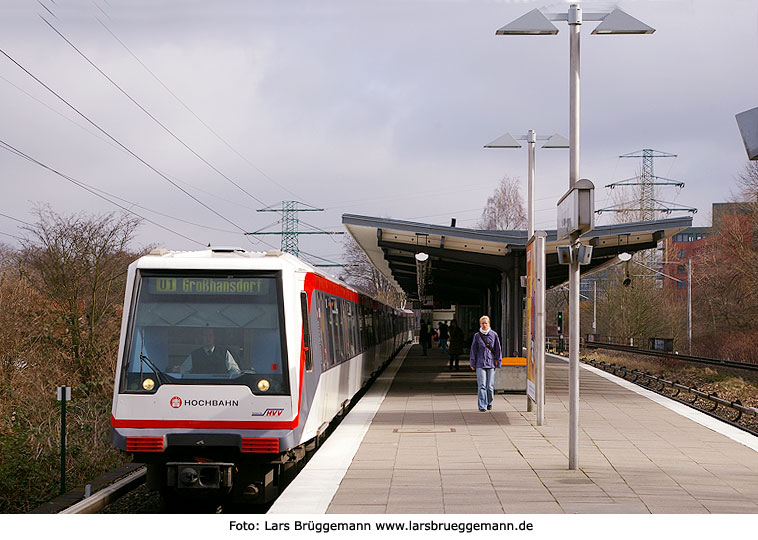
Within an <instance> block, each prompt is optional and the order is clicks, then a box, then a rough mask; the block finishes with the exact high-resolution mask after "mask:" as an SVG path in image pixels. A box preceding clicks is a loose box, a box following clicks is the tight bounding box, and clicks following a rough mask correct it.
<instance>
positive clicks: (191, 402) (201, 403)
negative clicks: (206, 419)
mask: <svg viewBox="0 0 758 540" xmlns="http://www.w3.org/2000/svg"><path fill="white" fill-rule="evenodd" d="M170 403H171V406H172V407H173V408H174V409H178V408H179V407H181V406H182V405H184V406H185V407H239V404H240V402H239V401H237V400H236V399H185V400H184V401H182V398H180V397H179V396H174V397H172V398H171V402H170Z"/></svg>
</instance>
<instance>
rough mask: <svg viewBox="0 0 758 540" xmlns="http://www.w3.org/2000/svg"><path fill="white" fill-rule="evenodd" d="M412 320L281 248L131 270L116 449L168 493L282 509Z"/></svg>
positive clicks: (166, 255) (173, 255) (407, 335)
mask: <svg viewBox="0 0 758 540" xmlns="http://www.w3.org/2000/svg"><path fill="white" fill-rule="evenodd" d="M414 327H415V319H414V317H413V313H412V312H411V311H408V310H398V309H394V308H392V307H390V306H387V305H384V304H382V303H380V302H377V301H376V300H374V299H372V298H370V297H368V296H366V295H364V294H361V293H359V292H358V291H356V290H355V289H353V288H351V287H349V286H346V284H345V283H342V282H340V281H339V280H335V279H333V278H330V277H327V276H325V275H323V274H322V273H320V272H319V271H318V270H317V269H316V268H315V267H313V266H311V265H310V264H308V263H306V262H303V261H302V260H300V259H298V258H296V257H294V256H292V255H289V254H285V253H282V252H281V251H278V250H272V251H269V252H266V253H263V252H247V251H243V250H241V249H236V248H223V249H208V250H205V251H194V252H178V251H176V252H169V251H166V250H154V251H153V252H151V254H149V255H146V256H144V257H141V258H139V259H138V260H136V261H135V262H133V263H132V264H131V265H130V266H129V270H128V275H127V286H126V293H125V299H124V312H123V320H122V325H121V339H120V344H119V351H118V363H117V367H116V379H115V388H114V393H113V409H112V414H111V433H110V440H111V443H112V444H113V445H115V446H116V447H117V448H119V449H121V450H124V451H126V452H128V453H131V454H132V455H133V459H134V460H135V461H137V462H142V463H146V464H147V469H148V474H147V484H148V487H150V488H151V489H155V490H159V491H161V492H162V493H163V494H164V495H167V496H168V497H169V498H171V497H175V498H176V499H177V500H178V499H182V498H183V496H185V495H186V496H187V497H189V498H192V497H200V498H203V497H207V496H212V497H217V498H228V499H230V500H234V501H245V502H252V503H263V502H266V501H269V500H272V499H273V498H275V497H276V495H277V493H278V488H279V485H280V483H281V482H282V478H283V477H284V475H285V471H286V470H287V469H288V467H292V466H294V464H297V463H298V462H299V461H300V460H302V459H303V457H304V456H305V455H306V454H307V452H308V451H309V450H313V449H314V447H315V446H317V444H318V443H319V442H320V441H321V439H322V438H323V436H324V432H325V428H326V427H327V426H328V424H329V423H330V422H331V421H332V420H333V419H334V418H335V417H336V416H338V415H340V414H341V412H343V411H344V408H345V406H346V404H347V403H348V402H349V401H350V400H351V399H352V398H353V397H354V396H355V395H356V393H358V392H359V391H360V390H361V389H362V388H363V387H365V386H366V385H367V384H368V383H369V381H370V379H371V378H372V377H373V376H375V375H376V373H378V372H379V371H380V370H381V368H382V367H383V365H384V364H386V363H387V362H388V361H389V360H390V359H391V358H392V357H393V356H394V355H395V354H396V353H397V351H399V350H400V349H401V348H402V346H403V345H404V344H405V343H407V342H408V341H410V340H411V339H412V336H413V331H414Z"/></svg>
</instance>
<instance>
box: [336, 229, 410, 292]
mask: <svg viewBox="0 0 758 540" xmlns="http://www.w3.org/2000/svg"><path fill="white" fill-rule="evenodd" d="M342 253H343V260H344V261H345V264H346V269H345V271H343V273H342V277H343V278H344V280H345V282H346V283H349V284H350V285H353V286H354V287H356V288H358V289H361V290H362V291H364V292H365V293H366V294H368V295H369V296H373V297H374V298H376V299H377V300H380V301H382V302H384V303H386V304H390V305H392V306H395V307H403V306H404V305H405V294H404V293H402V292H401V291H398V290H397V289H396V288H395V286H394V285H393V284H392V283H391V282H390V281H389V280H388V279H387V278H386V277H384V275H383V274H382V273H381V272H379V270H377V269H376V267H375V266H374V265H373V264H371V261H369V259H368V257H367V256H366V254H365V253H364V252H363V250H362V249H361V247H360V246H359V245H358V243H357V242H356V241H355V240H354V239H353V237H352V236H350V235H345V239H344V240H343V244H342Z"/></svg>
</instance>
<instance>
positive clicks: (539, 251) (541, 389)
mask: <svg viewBox="0 0 758 540" xmlns="http://www.w3.org/2000/svg"><path fill="white" fill-rule="evenodd" d="M538 140H541V141H546V142H545V144H543V145H542V148H568V147H569V144H568V143H569V142H568V140H567V139H566V138H565V137H563V136H561V135H558V134H557V133H556V134H554V135H552V136H550V137H547V136H539V137H538V136H537V133H536V132H535V131H534V130H533V129H530V130H529V131H528V132H527V133H526V135H521V136H520V137H518V139H517V138H515V137H513V136H512V135H511V134H510V133H506V134H505V135H502V136H500V137H498V138H497V139H495V140H494V141H492V142H490V143H488V144H485V145H484V147H485V148H521V144H519V142H518V141H526V142H527V145H528V148H529V152H528V153H529V164H528V167H529V169H528V175H527V176H528V182H527V198H526V199H527V239H528V241H529V242H531V241H532V237H534V227H535V225H534V224H535V219H534V176H535V156H534V153H535V144H536V143H537V141H538ZM540 234H541V235H542V236H540V237H539V238H535V239H534V241H535V246H534V249H533V251H532V252H531V253H532V255H531V256H533V257H535V259H536V260H535V261H533V262H532V264H531V265H529V264H527V267H528V268H531V271H532V272H533V273H534V274H535V275H532V276H531V278H532V279H533V280H535V282H534V283H535V287H536V289H537V290H535V291H534V297H533V298H532V299H531V301H532V302H535V310H534V317H533V319H530V324H531V325H534V329H533V330H534V332H535V334H534V335H535V340H534V341H535V343H532V340H531V336H528V337H527V350H528V352H527V358H529V359H531V361H533V362H534V364H533V366H534V367H535V371H536V373H535V375H536V377H535V379H536V380H534V381H532V380H531V379H529V380H528V381H527V398H526V410H527V412H531V411H532V398H534V400H535V403H536V404H537V425H538V426H541V425H542V424H543V423H544V418H545V414H544V410H545V406H544V405H545V377H544V374H545V373H544V372H545V339H544V336H545V332H544V330H545V308H544V305H545V302H544V298H545V282H544V276H545V271H544V265H545V249H544V245H545V240H544V238H545V237H544V234H545V233H544V232H541V233H540ZM528 257H529V255H527V258H528ZM528 277H530V276H527V278H528ZM527 283H532V282H530V281H529V280H528V279H527ZM530 294H531V292H528V293H527V297H529V295H530ZM529 316H530V317H531V316H532V315H531V313H530V314H529ZM530 365H532V364H530ZM527 372H528V373H529V371H528V370H527ZM530 382H531V383H534V390H535V391H534V392H533V393H531V392H530V390H529V389H530V388H531V387H530V386H529V384H530Z"/></svg>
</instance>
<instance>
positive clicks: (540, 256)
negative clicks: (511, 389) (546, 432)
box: [532, 231, 547, 426]
mask: <svg viewBox="0 0 758 540" xmlns="http://www.w3.org/2000/svg"><path fill="white" fill-rule="evenodd" d="M546 237H547V234H545V232H544V231H539V232H538V233H535V242H536V245H535V250H534V255H535V261H534V265H535V269H536V270H537V276H536V279H537V287H536V288H537V291H536V298H535V299H534V300H535V301H536V304H535V313H534V315H535V316H534V319H535V325H536V327H537V328H536V329H535V330H536V331H535V336H534V338H535V339H534V340H535V343H534V352H532V354H536V357H535V360H534V366H535V371H536V372H537V373H536V376H535V379H536V380H535V384H536V386H537V388H536V392H535V397H536V398H537V425H538V426H541V425H543V424H544V423H545V239H546Z"/></svg>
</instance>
